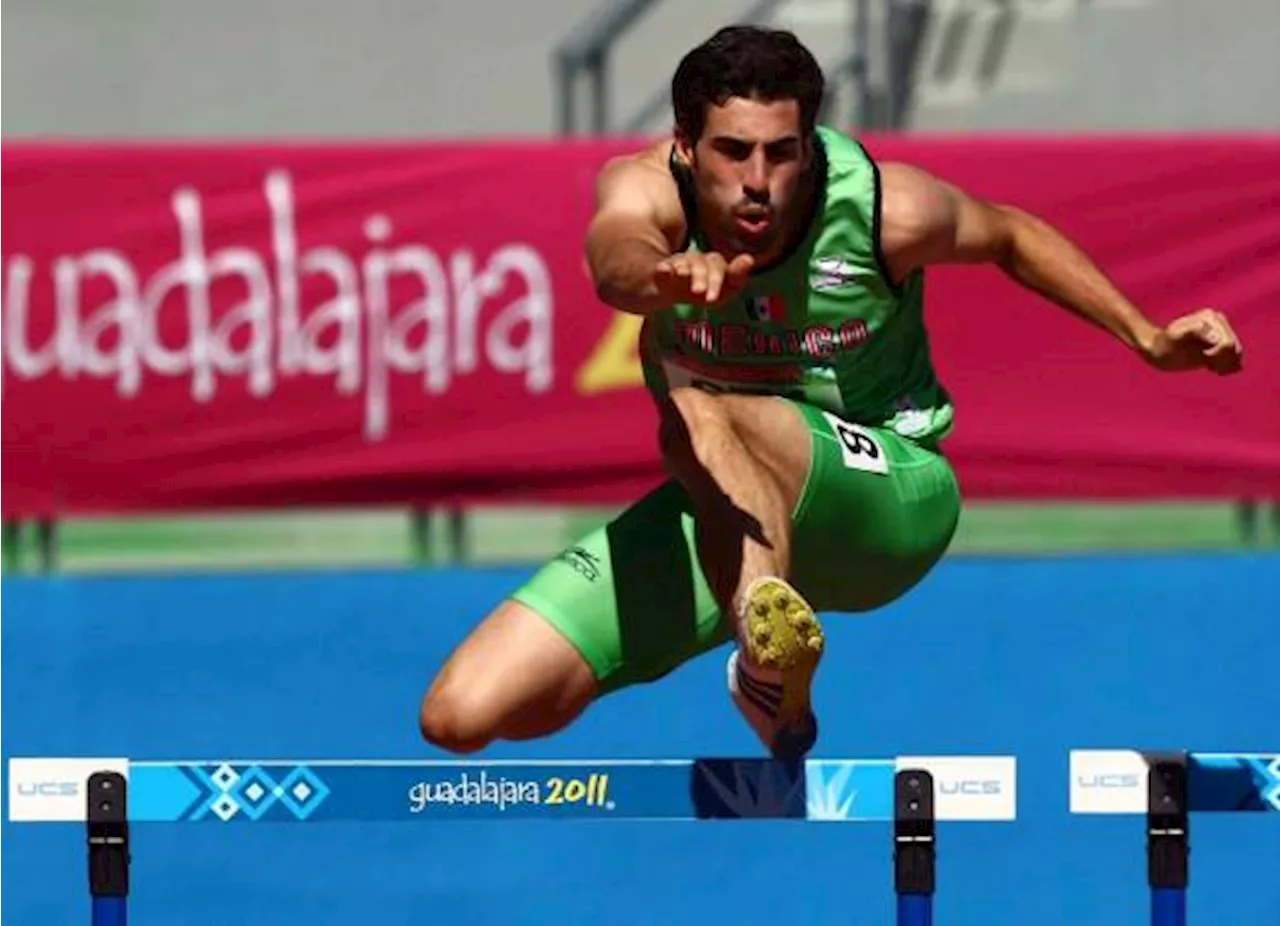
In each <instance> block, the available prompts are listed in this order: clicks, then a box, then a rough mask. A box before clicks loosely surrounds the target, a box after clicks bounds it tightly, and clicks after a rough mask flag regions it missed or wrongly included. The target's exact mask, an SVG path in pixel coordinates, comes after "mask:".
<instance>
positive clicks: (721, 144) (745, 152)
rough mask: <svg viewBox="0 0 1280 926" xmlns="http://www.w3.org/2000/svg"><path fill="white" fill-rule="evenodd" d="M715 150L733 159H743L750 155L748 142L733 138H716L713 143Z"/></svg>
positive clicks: (750, 146)
mask: <svg viewBox="0 0 1280 926" xmlns="http://www.w3.org/2000/svg"><path fill="white" fill-rule="evenodd" d="M714 147H715V149H716V151H718V152H720V153H721V154H723V155H724V156H725V157H727V158H730V159H732V160H734V161H745V160H746V159H747V158H749V157H751V149H752V147H753V146H752V145H751V143H750V142H745V141H738V140H737V139H734V138H717V139H716V141H715V145H714Z"/></svg>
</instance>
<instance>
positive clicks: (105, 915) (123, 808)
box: [85, 772, 129, 926]
mask: <svg viewBox="0 0 1280 926" xmlns="http://www.w3.org/2000/svg"><path fill="white" fill-rule="evenodd" d="M127 790H128V784H127V781H126V779H125V777H124V776H123V775H121V774H120V773H118V772H95V773H93V774H92V775H90V776H89V786H88V793H87V797H86V800H87V801H88V804H87V806H86V808H85V810H86V813H85V820H86V829H87V831H88V841H89V896H90V899H91V901H92V904H93V907H92V910H93V914H92V916H93V919H92V923H93V926H126V924H127V922H128V902H129V901H128V898H129V814H128V797H127Z"/></svg>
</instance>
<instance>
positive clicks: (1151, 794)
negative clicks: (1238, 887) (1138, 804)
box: [1147, 754, 1191, 926]
mask: <svg viewBox="0 0 1280 926" xmlns="http://www.w3.org/2000/svg"><path fill="white" fill-rule="evenodd" d="M1189 810H1190V807H1189V805H1188V801H1187V756H1186V755H1185V754H1180V755H1172V756H1160V757H1157V758H1156V759H1155V760H1154V761H1153V762H1152V763H1151V766H1150V768H1149V770H1148V772H1147V881H1148V883H1149V884H1150V886H1151V926H1186V922H1187V884H1188V883H1189V880H1190V868H1191V865H1190V861H1191V845H1190V840H1189V838H1188V833H1189V829H1190V827H1189V822H1190V813H1189Z"/></svg>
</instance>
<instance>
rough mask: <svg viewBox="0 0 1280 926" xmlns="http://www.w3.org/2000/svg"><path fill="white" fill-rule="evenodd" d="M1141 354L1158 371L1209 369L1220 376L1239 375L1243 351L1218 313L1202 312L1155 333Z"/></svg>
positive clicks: (1178, 319) (1224, 319)
mask: <svg viewBox="0 0 1280 926" xmlns="http://www.w3.org/2000/svg"><path fill="white" fill-rule="evenodd" d="M1143 353H1144V355H1145V357H1146V360H1147V362H1148V363H1150V364H1151V365H1152V366H1154V367H1155V368H1156V369H1158V370H1169V371H1179V370H1197V369H1200V368H1201V367H1204V368H1207V369H1209V370H1212V371H1213V372H1214V373H1217V374H1218V375H1219V376H1226V375H1228V374H1231V373H1239V372H1240V369H1241V366H1242V364H1243V362H1244V348H1243V347H1242V346H1241V345H1240V339H1239V338H1238V337H1236V333H1235V332H1234V331H1232V330H1231V325H1230V324H1229V323H1228V322H1227V318H1226V316H1225V315H1223V314H1222V313H1221V312H1218V311H1215V310H1214V309H1201V310H1200V311H1198V312H1192V313H1191V314H1190V315H1184V316H1182V317H1181V318H1176V319H1174V320H1173V321H1172V322H1170V323H1169V325H1168V326H1167V327H1166V328H1165V329H1164V330H1163V331H1157V332H1156V334H1155V337H1153V338H1152V339H1151V343H1150V344H1148V345H1146V346H1145V348H1144V350H1143Z"/></svg>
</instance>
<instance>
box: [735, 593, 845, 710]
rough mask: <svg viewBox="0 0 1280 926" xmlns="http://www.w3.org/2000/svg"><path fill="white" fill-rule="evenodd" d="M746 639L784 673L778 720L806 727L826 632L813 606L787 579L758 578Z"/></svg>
mask: <svg viewBox="0 0 1280 926" xmlns="http://www.w3.org/2000/svg"><path fill="white" fill-rule="evenodd" d="M745 611H746V613H745V615H744V616H745V619H746V640H745V641H744V643H745V646H746V648H747V653H748V654H749V656H750V657H751V661H752V662H753V663H755V664H756V665H758V666H761V667H762V668H766V669H774V670H777V671H779V672H781V673H782V703H781V704H780V705H779V707H778V721H779V722H780V723H781V724H782V726H783V727H784V728H786V727H796V728H798V727H800V726H801V725H802V724H804V723H806V722H807V720H808V718H809V717H810V715H811V712H812V707H811V704H810V692H811V690H812V686H813V676H814V673H815V672H817V669H818V663H819V662H820V661H821V659H822V652H823V650H824V649H825V648H826V637H825V635H824V634H823V632H822V625H821V624H820V623H819V622H818V618H817V616H816V615H815V614H814V612H813V608H812V607H810V606H809V603H808V602H807V601H805V600H804V598H803V596H801V595H800V593H799V592H797V591H796V590H795V589H794V588H792V587H791V585H790V584H788V583H787V582H785V581H783V580H782V579H775V578H766V579H758V580H756V581H755V582H754V583H752V585H751V587H750V588H749V589H748V590H747V596H746V608H745Z"/></svg>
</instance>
